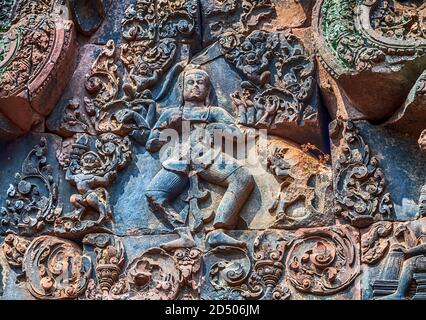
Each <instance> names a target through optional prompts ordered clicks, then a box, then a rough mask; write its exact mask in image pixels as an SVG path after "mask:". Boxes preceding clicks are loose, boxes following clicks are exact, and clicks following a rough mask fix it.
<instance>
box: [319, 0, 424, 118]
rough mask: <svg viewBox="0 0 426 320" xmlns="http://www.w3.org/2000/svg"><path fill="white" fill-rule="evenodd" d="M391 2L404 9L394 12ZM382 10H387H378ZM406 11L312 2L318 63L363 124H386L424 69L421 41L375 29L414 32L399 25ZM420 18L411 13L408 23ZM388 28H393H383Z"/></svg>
mask: <svg viewBox="0 0 426 320" xmlns="http://www.w3.org/2000/svg"><path fill="white" fill-rule="evenodd" d="M393 3H397V5H398V6H400V7H404V6H405V9H404V8H402V9H401V10H398V11H397V12H393V11H392V9H391V8H390V6H392V5H393ZM413 5H414V6H415V7H419V4H417V3H416V4H413ZM383 6H385V7H386V8H383V9H382V10H379V9H378V8H381V7H383ZM408 6H409V4H404V3H403V2H401V1H381V0H377V1H370V2H365V3H363V2H357V1H353V0H345V1H340V0H320V1H317V2H316V5H315V9H314V14H313V21H312V26H313V29H314V30H315V32H314V34H315V40H316V44H317V47H318V52H319V56H320V61H321V62H322V63H323V64H324V66H325V67H326V69H327V70H328V71H329V72H330V73H331V74H332V75H333V76H334V77H335V78H337V79H338V82H339V85H340V86H341V87H342V88H343V89H344V91H345V92H346V94H347V96H348V98H349V99H350V101H351V102H352V104H353V106H354V107H355V108H356V109H357V110H358V111H360V112H361V113H362V114H363V117H362V118H363V119H369V120H374V121H384V120H386V119H387V118H388V117H390V116H392V114H393V113H394V112H395V111H396V110H397V109H398V108H399V107H400V106H401V105H402V103H403V102H404V100H405V99H406V97H407V95H408V93H409V91H410V89H411V87H412V86H413V85H414V83H415V81H416V80H417V78H418V76H419V75H420V74H421V73H422V71H423V69H424V67H425V65H426V64H425V63H426V61H425V56H424V48H425V42H424V38H422V37H419V38H417V39H416V38H415V35H414V34H412V36H410V37H408V38H404V37H403V36H401V37H400V36H397V37H394V36H388V35H386V34H382V33H381V32H378V30H377V28H380V27H383V30H394V31H395V30H398V28H400V29H402V33H403V34H404V33H410V32H414V33H415V32H417V31H414V29H415V28H413V31H410V27H408V24H404V23H402V24H401V21H403V20H404V19H408V18H407V17H403V11H404V10H406V9H408ZM370 11H374V14H373V13H372V12H370ZM421 17H423V13H422V12H421V10H419V11H416V10H415V9H413V13H412V17H411V18H410V19H413V21H414V20H415V19H420V20H421V19H422V18H421ZM386 23H389V24H390V25H392V24H394V26H393V27H392V26H384V24H386ZM376 26H377V27H376ZM404 29H406V30H404ZM390 32H391V31H390ZM398 32H399V31H398ZM419 32H420V33H421V31H419ZM395 88H398V89H397V90H396V89H395Z"/></svg>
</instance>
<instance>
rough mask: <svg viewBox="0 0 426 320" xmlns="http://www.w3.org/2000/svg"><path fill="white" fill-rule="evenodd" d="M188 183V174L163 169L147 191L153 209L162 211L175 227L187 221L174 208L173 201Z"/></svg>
mask: <svg viewBox="0 0 426 320" xmlns="http://www.w3.org/2000/svg"><path fill="white" fill-rule="evenodd" d="M187 183H188V177H187V176H185V175H180V174H177V173H174V172H171V171H167V170H165V169H161V170H160V171H159V172H158V173H157V174H156V176H155V177H154V179H153V180H152V181H151V183H150V184H149V186H148V188H147V191H146V193H145V196H146V198H147V201H148V205H149V206H150V208H151V210H152V211H154V212H157V211H158V212H160V213H162V214H163V215H164V216H165V217H166V218H167V219H168V221H169V222H170V223H171V224H172V225H173V226H174V227H178V226H182V225H183V224H184V223H185V221H183V220H182V217H181V216H180V215H179V214H178V213H177V212H176V210H175V209H174V208H173V206H172V205H171V202H172V201H173V200H174V199H175V198H176V197H177V196H178V195H179V193H180V192H181V191H182V190H183V189H184V188H185V187H186V185H187Z"/></svg>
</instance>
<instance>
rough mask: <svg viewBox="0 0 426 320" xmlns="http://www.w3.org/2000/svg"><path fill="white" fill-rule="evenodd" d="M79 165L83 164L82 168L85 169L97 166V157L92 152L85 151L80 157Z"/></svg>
mask: <svg viewBox="0 0 426 320" xmlns="http://www.w3.org/2000/svg"><path fill="white" fill-rule="evenodd" d="M81 165H82V166H83V168H85V169H89V170H90V169H93V168H95V167H96V166H98V159H97V157H96V156H95V155H94V154H92V153H85V154H84V155H83V156H82V157H81Z"/></svg>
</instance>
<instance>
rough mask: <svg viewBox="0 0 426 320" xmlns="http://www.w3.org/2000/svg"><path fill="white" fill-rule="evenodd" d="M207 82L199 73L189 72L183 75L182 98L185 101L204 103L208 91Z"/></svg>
mask: <svg viewBox="0 0 426 320" xmlns="http://www.w3.org/2000/svg"><path fill="white" fill-rule="evenodd" d="M209 86H210V84H209V80H208V79H207V77H206V75H205V74H204V73H201V72H196V71H195V72H191V73H188V74H186V75H185V79H184V88H183V97H184V99H185V101H195V102H204V101H206V98H207V95H208V93H209V90H210V87H209Z"/></svg>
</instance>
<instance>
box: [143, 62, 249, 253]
mask: <svg viewBox="0 0 426 320" xmlns="http://www.w3.org/2000/svg"><path fill="white" fill-rule="evenodd" d="M210 91H211V83H210V78H209V75H208V74H207V73H206V72H205V71H203V70H200V69H191V70H187V71H184V74H183V93H182V95H183V103H182V106H180V107H175V108H170V109H167V110H166V111H165V112H164V113H163V114H162V115H161V116H160V118H159V119H158V121H157V123H156V125H155V126H154V128H153V130H152V131H151V134H150V136H149V138H148V142H147V150H149V151H150V152H157V151H159V150H160V149H161V148H162V146H164V145H165V144H166V143H167V141H165V140H164V139H160V135H161V132H162V131H163V130H166V129H176V130H177V131H178V132H179V136H180V137H179V138H180V139H181V140H184V139H185V137H184V136H185V135H183V134H182V131H183V130H182V127H183V123H184V122H187V123H189V125H190V135H191V137H190V139H189V140H190V141H181V142H179V143H177V145H178V147H182V148H185V147H186V148H187V149H188V150H189V152H191V153H192V156H191V159H190V161H187V159H185V156H183V157H182V156H178V157H175V158H173V157H172V158H169V159H167V160H166V161H164V162H163V163H162V167H163V168H162V169H161V170H160V171H159V172H158V173H157V174H156V176H155V177H154V178H153V180H152V181H151V183H150V185H149V186H148V188H147V192H146V197H147V200H148V203H149V205H150V207H151V208H152V210H153V211H157V212H160V213H161V214H163V215H164V216H166V217H167V218H168V221H169V222H170V223H171V224H172V225H173V227H174V228H175V231H176V232H177V233H178V234H179V235H180V238H179V239H177V240H174V241H172V242H170V243H167V244H165V245H163V246H162V247H163V248H165V249H166V248H168V249H174V248H182V247H192V246H194V245H195V243H194V240H193V238H192V235H191V234H190V231H189V228H187V227H184V223H185V221H183V220H182V218H181V216H180V215H179V214H178V213H177V212H176V210H175V209H174V208H173V207H172V205H171V203H172V202H173V200H174V199H175V198H176V197H177V196H178V195H179V194H181V193H182V190H184V188H185V187H186V186H187V185H188V183H189V182H190V181H191V178H192V177H194V176H199V177H200V178H202V179H203V180H205V181H207V182H210V183H212V184H215V185H220V186H222V187H225V188H227V189H226V192H225V194H224V195H223V197H222V199H221V201H220V204H219V206H218V208H217V209H216V210H215V212H214V213H212V215H211V216H213V215H214V216H215V217H214V221H213V227H214V228H215V230H214V231H212V232H210V233H209V235H208V240H207V241H208V243H209V245H210V246H212V247H214V246H219V245H230V246H239V247H243V246H245V243H244V242H242V241H238V240H236V239H234V238H232V237H230V236H228V235H226V234H225V233H224V230H230V229H233V228H234V227H235V225H236V223H237V220H238V217H239V212H240V210H241V208H242V206H243V205H244V203H245V202H246V200H247V199H248V197H249V196H250V194H251V192H252V190H253V188H254V179H253V177H252V175H251V174H250V173H249V172H248V170H247V169H246V168H245V167H244V166H243V165H242V164H241V163H239V162H238V161H237V160H236V159H235V158H233V157H231V156H229V155H228V154H225V153H223V152H222V150H218V149H213V148H211V147H208V148H204V149H203V150H201V151H202V152H201V153H198V154H199V155H198V156H194V153H196V152H199V151H200V150H199V149H200V145H199V144H197V139H192V138H193V137H194V136H197V135H199V134H200V132H207V133H208V135H210V136H213V134H214V131H215V129H219V130H223V132H225V133H227V134H228V133H229V134H230V135H232V136H234V137H235V136H236V135H241V132H240V130H239V128H238V127H237V126H236V124H235V121H234V118H233V117H232V116H231V115H230V114H229V113H228V112H227V111H225V110H224V109H223V108H220V107H216V106H211V105H210V104H209V94H210Z"/></svg>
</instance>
